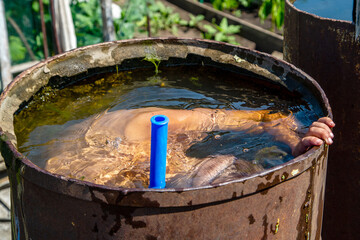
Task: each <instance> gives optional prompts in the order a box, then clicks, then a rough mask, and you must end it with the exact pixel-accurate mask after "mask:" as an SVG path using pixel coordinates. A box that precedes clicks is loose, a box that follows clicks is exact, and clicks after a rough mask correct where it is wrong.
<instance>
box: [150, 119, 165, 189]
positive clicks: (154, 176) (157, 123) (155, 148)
mask: <svg viewBox="0 0 360 240" xmlns="http://www.w3.org/2000/svg"><path fill="white" fill-rule="evenodd" d="M150 121H151V152H150V184H149V188H165V185H166V182H165V175H166V150H167V136H168V123H169V118H168V117H167V116H165V115H155V116H153V117H152V118H151V119H150Z"/></svg>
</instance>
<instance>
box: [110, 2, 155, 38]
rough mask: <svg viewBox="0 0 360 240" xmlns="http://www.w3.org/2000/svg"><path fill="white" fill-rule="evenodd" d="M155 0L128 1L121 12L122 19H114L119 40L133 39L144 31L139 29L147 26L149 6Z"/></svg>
mask: <svg viewBox="0 0 360 240" xmlns="http://www.w3.org/2000/svg"><path fill="white" fill-rule="evenodd" d="M154 3H155V2H154V0H131V1H127V3H126V4H125V6H124V7H123V11H122V12H121V18H120V19H114V27H115V32H116V36H117V38H118V39H131V38H133V37H134V34H135V33H136V32H137V31H144V30H141V29H139V27H142V26H146V24H147V21H146V16H147V14H148V11H149V9H148V8H149V7H148V6H149V5H152V4H154Z"/></svg>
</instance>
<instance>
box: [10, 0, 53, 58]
mask: <svg viewBox="0 0 360 240" xmlns="http://www.w3.org/2000/svg"><path fill="white" fill-rule="evenodd" d="M4 4H5V17H6V18H7V20H8V21H7V22H8V35H9V47H10V55H11V61H12V64H17V63H22V62H26V61H31V60H32V59H31V58H30V55H29V54H28V53H27V49H26V48H25V46H24V43H23V42H22V40H21V38H20V37H19V33H18V31H16V29H15V27H14V26H13V25H12V24H10V21H9V18H11V19H12V20H13V21H14V22H15V24H16V26H17V27H18V28H19V29H20V31H21V33H22V34H23V35H24V37H25V38H26V41H27V43H28V44H29V46H30V48H31V49H32V51H33V53H34V55H35V58H36V59H43V57H44V53H43V43H42V39H43V35H42V32H41V21H40V5H39V1H38V0H9V1H5V2H4ZM19 6H21V10H19V9H20V7H19ZM43 6H44V20H45V26H46V28H47V38H48V39H51V37H52V36H51V34H52V33H51V18H50V14H49V0H44V1H43ZM51 49H52V42H51V41H49V50H51Z"/></svg>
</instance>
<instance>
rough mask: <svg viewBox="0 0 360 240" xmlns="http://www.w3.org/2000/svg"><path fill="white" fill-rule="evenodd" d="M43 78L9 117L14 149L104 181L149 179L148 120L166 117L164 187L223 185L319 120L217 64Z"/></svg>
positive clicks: (142, 183)
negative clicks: (39, 86)
mask: <svg viewBox="0 0 360 240" xmlns="http://www.w3.org/2000/svg"><path fill="white" fill-rule="evenodd" d="M72 82H73V83H72V84H70V85H67V86H62V85H61V84H59V83H61V79H56V81H52V80H51V81H50V84H49V85H48V86H46V87H44V88H42V89H41V90H40V91H39V92H38V93H37V94H36V95H35V96H34V97H33V98H32V99H31V101H29V102H27V103H24V104H23V106H22V108H21V109H20V110H19V111H18V112H17V114H16V116H15V125H14V126H15V131H16V135H17V141H18V149H19V150H20V151H21V152H22V153H23V154H24V155H25V156H27V157H28V158H29V159H30V160H31V161H33V162H34V163H35V164H37V165H38V166H40V167H42V168H45V169H46V170H48V171H50V172H52V173H56V174H60V175H63V176H66V177H69V178H75V179H80V180H84V181H88V182H93V183H97V184H103V185H108V186H119V187H128V188H146V187H147V186H148V184H149V168H150V164H149V159H150V158H149V154H150V139H149V136H150V128H149V126H150V117H151V116H152V115H155V114H159V113H160V114H164V115H167V116H168V117H169V118H170V122H169V136H168V152H167V168H166V170H167V172H166V179H167V187H197V186H204V185H209V184H217V183H221V182H226V181H230V180H233V179H237V178H240V177H244V176H249V175H251V174H253V173H256V172H259V171H262V170H264V169H269V168H272V167H275V166H277V165H279V164H282V163H285V162H287V161H289V160H291V159H292V158H293V156H292V154H291V143H292V140H296V139H297V138H298V135H299V133H303V132H304V131H306V128H307V127H308V126H309V125H310V124H311V123H312V122H313V121H315V120H317V119H318V118H319V116H321V114H322V113H319V112H317V110H316V109H315V107H314V106H313V105H312V104H311V103H309V102H307V101H305V100H304V99H302V98H301V97H299V94H296V92H290V91H289V90H287V89H286V88H285V87H284V86H282V85H281V84H279V85H277V84H274V83H270V82H269V81H266V79H261V78H254V77H253V76H249V75H246V74H240V73H236V72H231V71H227V70H222V69H220V68H218V67H210V66H176V67H164V68H162V69H161V72H159V73H158V74H154V71H153V70H152V69H133V70H131V71H118V69H117V68H115V67H114V68H112V69H110V70H109V69H107V70H106V71H100V72H98V73H96V74H95V73H94V74H89V75H87V76H77V77H74V79H73V81H72Z"/></svg>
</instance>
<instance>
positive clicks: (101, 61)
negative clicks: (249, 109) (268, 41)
mask: <svg viewBox="0 0 360 240" xmlns="http://www.w3.org/2000/svg"><path fill="white" fill-rule="evenodd" d="M149 47H151V49H152V51H154V52H155V53H156V54H157V55H158V56H160V57H161V59H171V61H172V64H188V63H189V61H191V64H208V63H209V62H210V61H212V62H211V64H217V63H219V64H220V63H221V60H222V59H224V61H225V63H226V65H221V66H227V67H229V68H231V69H232V70H234V69H237V68H239V69H241V68H244V67H245V68H246V69H247V70H248V71H249V72H252V73H254V74H257V75H259V76H262V77H265V78H267V79H269V81H273V82H275V83H276V84H282V85H283V86H286V87H288V88H289V90H290V91H295V90H296V91H298V93H299V92H300V93H301V94H302V92H301V91H303V93H304V94H308V93H309V92H312V93H313V95H312V96H311V97H312V98H313V99H317V101H319V102H320V105H321V107H322V108H323V110H324V112H326V113H327V114H330V115H331V109H330V106H329V104H328V101H327V98H326V96H325V94H324V92H323V91H322V90H321V88H320V87H319V85H318V84H317V83H316V82H315V81H314V80H313V79H312V78H310V77H309V76H307V75H306V74H305V73H303V72H302V71H301V70H298V69H296V68H295V67H293V66H292V65H290V64H288V63H286V62H283V61H281V60H276V59H274V58H273V57H271V56H270V55H267V54H262V53H259V52H256V51H251V50H248V49H243V48H241V47H237V46H233V45H229V44H225V43H218V42H213V41H207V40H193V39H147V40H140V39H138V40H127V41H119V42H111V43H102V44H98V45H94V46H88V47H84V48H80V49H76V50H72V51H70V52H66V53H64V54H62V55H59V56H55V57H53V58H51V59H49V60H46V61H44V62H42V63H39V64H38V65H36V66H34V67H32V68H30V69H28V70H26V71H25V72H23V73H22V74H20V75H19V76H18V77H17V78H16V79H15V80H14V81H13V82H12V83H11V84H10V85H9V88H7V89H6V90H5V91H4V92H3V94H2V95H1V97H0V118H1V119H4V123H2V124H1V131H0V135H1V141H0V148H1V154H2V156H3V157H4V159H5V161H6V165H7V169H8V174H9V178H10V182H11V187H12V218H13V223H15V222H16V225H14V226H13V229H14V230H15V231H14V232H13V235H14V237H15V239H17V238H18V237H19V238H20V239H26V238H32V239H59V238H61V239H119V238H124V239H158V238H162V239H218V238H220V239H296V237H298V236H305V235H306V234H308V236H309V239H316V236H317V231H318V229H319V228H321V219H322V218H321V215H320V214H322V209H319V208H322V203H320V202H319V201H322V200H323V196H322V195H323V190H324V181H325V175H326V164H327V161H326V158H327V151H328V149H327V147H326V146H325V145H323V146H320V147H314V148H312V149H311V150H309V151H308V152H306V153H305V154H303V155H301V156H299V157H297V158H295V159H293V160H291V161H289V162H287V163H285V164H283V165H281V166H278V167H275V168H273V169H268V170H265V171H263V172H260V173H257V174H254V175H252V176H249V177H245V178H241V179H237V180H234V181H231V182H227V183H221V184H217V185H213V186H204V187H199V188H189V189H162V190H159V189H125V188H116V187H106V186H101V185H96V184H93V183H89V182H84V181H81V180H76V179H70V178H67V177H64V176H59V175H54V174H51V173H49V172H47V171H45V170H43V169H40V168H39V167H37V166H36V165H34V164H33V163H32V162H31V161H29V160H28V159H27V158H26V157H25V156H23V155H22V154H21V153H19V152H18V151H17V149H16V147H15V146H16V138H15V136H14V134H13V132H14V130H13V123H12V116H13V114H14V112H16V111H17V110H18V108H19V106H20V105H21V103H23V102H25V101H28V100H29V99H30V98H31V96H32V95H33V94H35V93H36V92H37V91H38V90H39V89H40V88H41V87H43V86H44V85H46V84H48V83H49V82H51V81H50V79H52V78H56V77H57V78H58V76H72V75H76V74H83V73H86V72H87V71H88V70H91V69H94V68H101V67H104V68H105V67H114V66H117V67H119V68H121V67H122V66H123V65H122V63H126V64H128V63H131V62H132V61H130V60H131V59H142V58H143V57H144V54H145V53H144V49H146V48H149ZM235 55H236V56H239V57H241V59H242V61H241V62H238V61H235V60H234V56H235ZM83 57H84V58H83ZM78 58H79V59H81V58H82V59H86V61H85V60H80V61H77V59H78ZM129 58H130V59H129ZM230 59H231V60H230ZM171 61H170V60H169V62H171ZM164 63H165V62H164ZM69 64H72V65H73V66H71V67H70V68H68V67H67V66H68V65H69ZM139 64H143V63H142V62H141V63H139ZM45 67H46V68H48V69H49V70H50V71H49V72H47V73H44V71H42V70H43V69H45ZM279 74H280V75H279ZM39 79H41V81H39ZM66 79H69V78H64V81H66ZM65 83H66V82H65ZM65 83H64V84H65ZM320 165H321V166H320ZM294 170H296V171H294ZM318 170H319V171H318ZM316 172H319V174H315V173H316ZM289 173H292V174H289ZM318 195H321V196H322V197H319V196H318ZM308 199H310V203H309V204H310V205H309V206H310V207H309V208H304V206H305V205H306V204H307V202H308V201H309V200H308ZM15 219H16V221H15Z"/></svg>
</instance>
